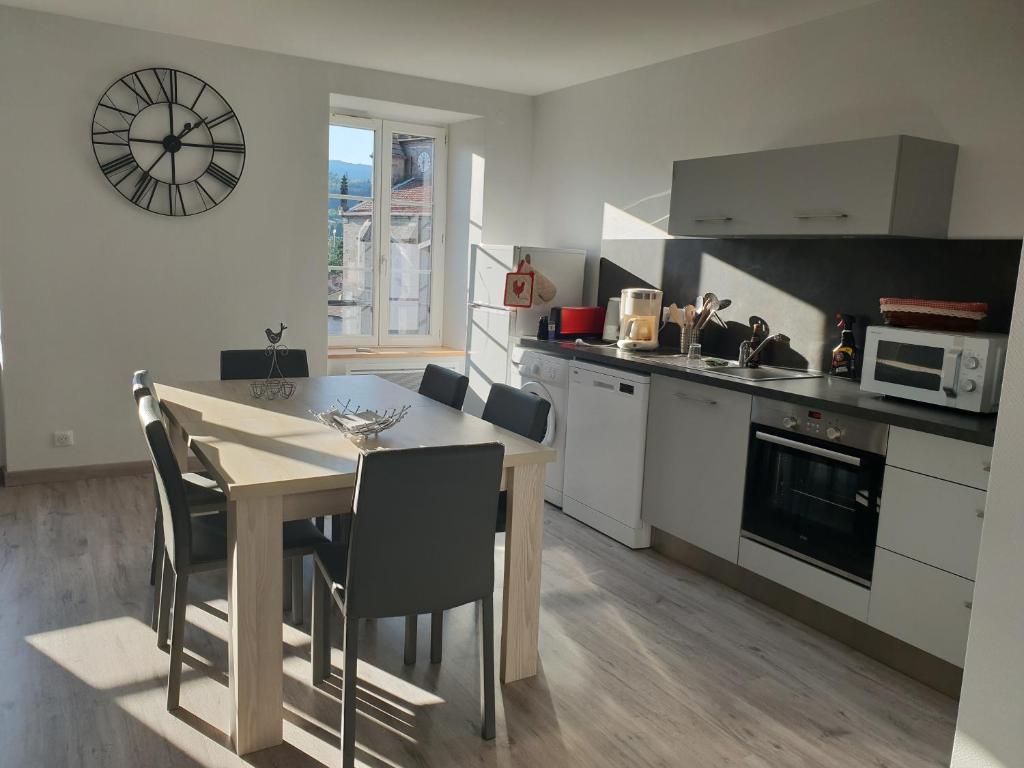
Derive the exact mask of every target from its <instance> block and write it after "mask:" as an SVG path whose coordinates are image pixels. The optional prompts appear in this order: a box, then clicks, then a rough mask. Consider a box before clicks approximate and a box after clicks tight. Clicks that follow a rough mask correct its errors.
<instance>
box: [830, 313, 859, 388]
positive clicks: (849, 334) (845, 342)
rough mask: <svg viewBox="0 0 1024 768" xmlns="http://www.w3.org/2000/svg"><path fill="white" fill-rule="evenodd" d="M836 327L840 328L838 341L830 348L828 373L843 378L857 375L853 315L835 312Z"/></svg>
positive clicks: (851, 377)
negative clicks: (830, 360) (830, 359)
mask: <svg viewBox="0 0 1024 768" xmlns="http://www.w3.org/2000/svg"><path fill="white" fill-rule="evenodd" d="M836 320H837V321H838V322H837V323H836V328H841V329H842V334H840V337H839V343H838V344H836V346H835V348H834V349H833V350H832V365H831V366H830V368H829V371H828V372H829V375H831V376H839V377H841V378H844V379H853V378H856V376H857V342H856V340H855V339H854V336H853V322H854V317H853V315H844V314H841V313H837V314H836Z"/></svg>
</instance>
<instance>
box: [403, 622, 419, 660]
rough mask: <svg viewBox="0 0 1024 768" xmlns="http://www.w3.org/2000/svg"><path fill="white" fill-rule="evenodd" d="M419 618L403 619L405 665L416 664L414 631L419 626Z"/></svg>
mask: <svg viewBox="0 0 1024 768" xmlns="http://www.w3.org/2000/svg"><path fill="white" fill-rule="evenodd" d="M419 618H420V617H419V616H406V617H405V658H404V659H403V661H404V662H405V664H406V665H412V664H415V663H416V629H417V625H418V624H419Z"/></svg>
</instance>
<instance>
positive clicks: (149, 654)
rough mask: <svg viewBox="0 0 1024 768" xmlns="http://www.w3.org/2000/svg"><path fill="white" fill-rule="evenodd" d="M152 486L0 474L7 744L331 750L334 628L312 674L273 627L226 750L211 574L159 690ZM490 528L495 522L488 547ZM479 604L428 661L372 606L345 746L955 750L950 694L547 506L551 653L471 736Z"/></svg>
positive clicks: (589, 761)
mask: <svg viewBox="0 0 1024 768" xmlns="http://www.w3.org/2000/svg"><path fill="white" fill-rule="evenodd" d="M151 483H152V481H151V479H149V478H146V477H129V478H116V479H102V480H91V481H82V482H74V483H62V484H52V485H37V486H27V487H20V488H6V489H0V659H2V666H0V764H2V765H3V766H12V767H13V766H33V768H37V767H43V766H103V767H104V768H109V767H111V766H145V767H146V768H162V767H163V766H236V765H246V764H249V765H256V766H282V767H284V766H288V767H291V766H320V765H325V766H332V765H337V764H338V763H339V761H340V752H339V748H338V742H339V735H338V726H339V718H340V706H339V699H338V694H339V692H340V688H339V685H338V684H339V682H340V670H339V669H338V666H337V665H338V664H339V663H340V660H341V653H340V651H339V650H337V648H338V647H339V646H338V636H337V631H335V633H334V634H335V639H334V645H335V648H336V650H335V652H334V665H335V667H334V674H333V676H332V678H331V680H330V681H329V682H328V684H327V685H325V686H324V687H321V688H318V689H314V688H313V687H311V686H310V684H309V682H308V680H309V636H308V635H307V634H306V631H305V629H304V628H295V627H291V626H287V625H285V626H284V627H283V640H284V644H285V661H284V674H285V688H284V694H285V711H284V713H283V717H284V720H285V724H284V736H285V742H286V743H285V744H284V745H282V746H280V747H276V748H273V749H269V750H265V751H263V752H259V753H256V754H253V755H249V756H246V758H244V759H241V758H238V757H236V756H235V755H234V753H233V752H232V751H231V750H230V748H229V747H228V746H227V737H226V736H225V733H224V731H225V729H226V727H227V719H228V690H227V688H226V684H227V678H226V675H225V670H226V669H227V647H226V637H227V623H226V613H225V612H226V610H227V605H226V601H225V581H224V577H223V574H207V575H204V576H198V577H194V578H193V579H192V581H191V583H190V589H191V598H192V604H191V605H189V608H188V612H187V617H188V626H187V629H186V633H185V645H186V649H187V650H186V658H187V662H188V665H187V666H186V670H185V674H184V682H183V686H182V692H181V702H182V709H181V710H179V711H178V712H176V713H173V714H171V713H168V712H167V711H166V710H165V708H164V695H165V691H164V685H165V679H166V673H167V655H166V654H165V653H164V652H162V651H160V650H158V649H157V648H156V644H155V640H154V635H153V633H152V632H151V631H150V629H149V626H148V617H149V613H150V610H151V599H152V590H151V589H150V587H149V585H148V583H147V581H148V564H149V541H150V536H151V532H152V518H151V512H150V506H151V499H152V496H151V494H152V484H151ZM500 546H501V541H500V539H499V551H497V552H496V554H495V557H496V559H498V561H499V562H500V558H501V557H502V556H503V553H502V552H501V551H500ZM498 573H499V578H500V573H501V571H500V568H499V570H498ZM310 577H311V572H310V569H309V564H308V563H307V571H306V578H307V582H308V580H309V579H310ZM307 594H308V584H307ZM497 599H499V600H500V597H499V598H497ZM499 606H500V603H499ZM306 613H307V617H308V608H307V612H306ZM500 614H501V612H500V610H497V611H495V615H496V617H498V618H499V620H500ZM477 620H478V612H477V611H476V610H474V609H473V608H472V607H466V608H461V609H457V610H455V611H451V612H449V614H448V617H447V622H446V624H445V635H444V662H443V663H442V664H441V665H440V666H432V665H431V664H429V660H428V650H427V643H428V640H429V631H428V624H427V620H426V619H425V618H424V619H422V620H421V627H420V647H419V655H420V660H419V663H418V664H416V665H415V666H413V667H403V665H402V640H403V625H402V622H401V621H400V620H386V621H376V622H370V623H367V624H366V625H365V626H364V628H363V631H362V634H361V656H362V660H361V663H360V666H359V687H360V705H359V711H360V717H359V721H358V730H357V735H356V739H357V759H358V761H360V762H361V763H362V764H364V765H367V766H374V767H379V766H396V767H401V768H406V767H407V766H408V767H411V766H418V767H422V766H443V767H445V768H449V767H451V766H494V767H496V768H497V767H499V766H500V767H505V766H530V767H531V768H532V767H534V766H536V767H538V768H541V767H544V768H546V767H547V766H552V767H557V766H598V767H600V766H608V767H615V768H619V767H623V766H629V767H630V768H633V767H636V766H693V767H694V768H704V767H705V766H707V767H709V768H710V767H714V768H722V767H726V766H728V767H731V766H735V767H737V768H740V767H742V768H777V767H779V766H786V767H788V766H851V767H853V766H856V768H862V767H863V766H876V767H879V766H892V767H893V768H916V767H917V766H946V765H948V764H949V755H950V751H951V746H952V739H953V730H954V724H955V717H956V704H955V702H953V701H952V700H950V699H948V698H946V697H944V696H942V695H940V694H938V693H935V692H934V691H932V690H930V689H928V688H925V687H924V686H922V685H920V684H918V683H915V682H914V681H912V680H910V679H908V678H906V677H904V676H903V675H901V674H899V673H897V672H894V671H892V670H890V669H889V668H887V667H884V666H882V665H881V664H879V663H877V662H875V661H873V660H871V659H869V658H867V657H865V656H862V655H861V654H859V653H857V652H854V651H852V650H850V649H848V648H846V647H845V646H842V645H840V644H839V643H837V642H835V641H833V640H831V639H829V638H827V637H825V636H823V635H820V634H818V633H817V632H815V631H813V630H810V629H808V628H806V627H804V626H802V625H800V624H798V623H796V622H795V621H793V620H792V619H789V618H787V617H785V616H783V615H781V614H779V613H776V612H775V611H773V610H771V609H769V608H766V607H764V606H762V605H760V604H758V603H757V602H755V601H753V600H751V599H749V598H747V597H745V596H743V595H741V594H739V593H736V592H733V591H732V590H730V589H728V588H726V587H724V586H722V585H720V584H717V583H716V582H714V581H711V580H710V579H708V578H706V577H704V576H702V575H700V574H697V573H695V572H693V571H691V570H688V569H686V568H684V567H681V566H679V565H676V564H674V563H672V562H670V561H668V560H666V559H664V558H662V557H660V556H659V555H657V554H654V553H651V552H631V551H629V550H627V549H625V548H624V547H621V546H619V545H618V544H615V543H614V542H612V541H610V540H609V539H606V538H604V537H603V536H601V535H599V534H597V533H595V532H594V531H592V530H590V529H589V528H586V527H585V526H583V525H581V524H578V523H576V522H575V521H573V520H571V519H570V518H567V517H565V516H564V515H562V514H561V513H560V512H558V511H557V510H554V509H553V508H549V510H548V515H547V522H546V525H545V541H544V580H543V596H542V615H541V637H540V652H541V661H542V671H541V674H540V675H539V676H538V677H536V678H534V679H531V680H527V681H522V682H519V683H515V684H513V685H509V686H499V690H498V738H497V739H496V740H495V741H493V742H490V743H484V742H482V741H481V740H480V738H479V735H478V733H479V714H478V711H479V710H478V708H479V659H480V654H479V650H478V643H477V639H476V638H477V634H476V630H477ZM336 629H337V626H336V625H335V630H336Z"/></svg>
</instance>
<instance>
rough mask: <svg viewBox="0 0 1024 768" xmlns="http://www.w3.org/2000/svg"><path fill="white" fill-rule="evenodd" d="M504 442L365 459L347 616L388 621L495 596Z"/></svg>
mask: <svg viewBox="0 0 1024 768" xmlns="http://www.w3.org/2000/svg"><path fill="white" fill-rule="evenodd" d="M504 453H505V449H504V448H503V447H502V445H501V444H500V443H483V444H479V445H453V446H442V447H435V448H408V449H402V450H393V451H377V452H373V453H367V454H364V455H363V456H361V457H360V459H359V474H358V479H357V481H356V495H355V504H354V506H353V515H352V530H351V534H350V537H349V555H348V575H347V578H346V582H345V611H346V613H347V614H348V615H349V616H350V617H360V618H383V617H386V616H410V615H414V614H418V613H431V612H435V611H441V610H445V609H447V608H454V607H455V606H457V605H463V604H465V603H469V602H472V601H474V600H480V599H481V598H483V597H485V596H486V597H489V596H490V595H491V594H492V593H493V592H494V521H495V516H496V514H497V502H498V487H499V485H500V484H501V465H502V461H503V459H504Z"/></svg>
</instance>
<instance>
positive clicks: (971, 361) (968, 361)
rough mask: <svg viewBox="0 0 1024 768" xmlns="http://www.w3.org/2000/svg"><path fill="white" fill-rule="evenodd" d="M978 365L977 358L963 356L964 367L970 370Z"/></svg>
mask: <svg viewBox="0 0 1024 768" xmlns="http://www.w3.org/2000/svg"><path fill="white" fill-rule="evenodd" d="M978 365H980V363H979V362H978V358H976V357H967V358H964V368H969V369H970V370H972V371H973V370H974V369H975V368H977V367H978Z"/></svg>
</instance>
